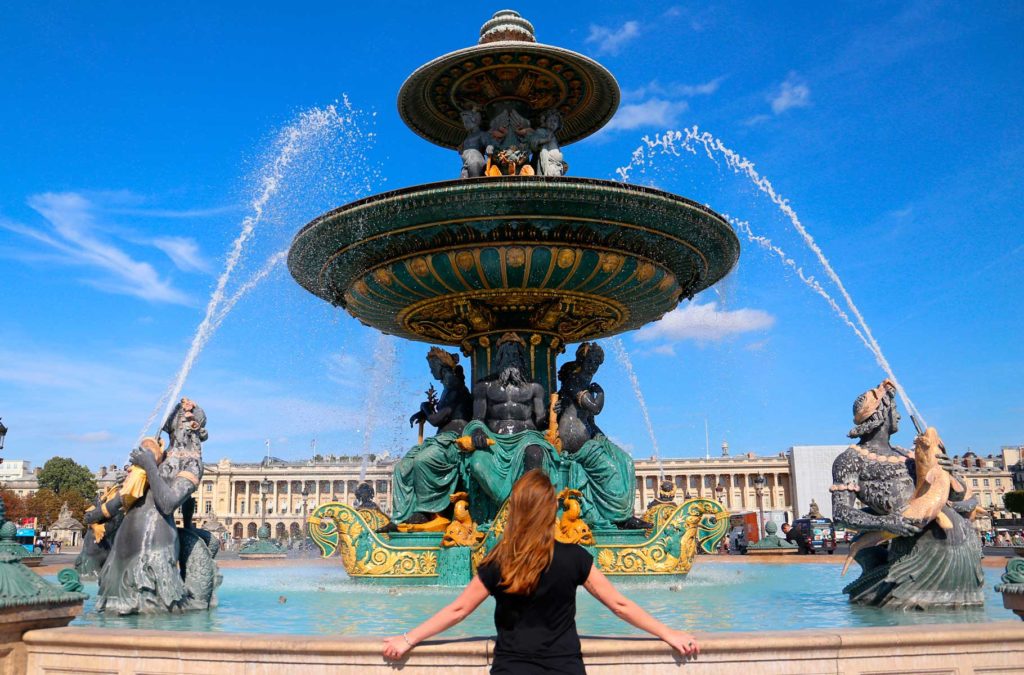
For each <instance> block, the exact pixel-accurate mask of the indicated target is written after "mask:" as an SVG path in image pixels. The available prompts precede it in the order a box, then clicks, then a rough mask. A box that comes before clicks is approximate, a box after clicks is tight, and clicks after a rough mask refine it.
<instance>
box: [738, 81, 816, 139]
mask: <svg viewBox="0 0 1024 675" xmlns="http://www.w3.org/2000/svg"><path fill="white" fill-rule="evenodd" d="M765 101H767V102H768V105H770V106H771V109H772V112H771V114H770V115H769V114H768V113H759V114H757V115H753V116H751V117H748V118H747V119H745V120H743V122H742V123H743V125H744V126H748V127H753V126H757V125H759V124H763V123H765V122H767V121H769V120H771V119H773V118H774V117H778V116H779V115H782V114H784V113H785V112H786V111H788V110H792V109H793V108H806V107H807V106H809V105H811V88H810V86H808V84H807V82H806V81H804V79H803V78H801V77H800V76H799V75H797V74H796V73H794V72H790V73H789V75H787V76H786V79H785V80H783V82H782V83H781V84H779V85H778V86H777V87H775V88H774V89H772V91H771V93H769V94H768V95H767V96H766V97H765Z"/></svg>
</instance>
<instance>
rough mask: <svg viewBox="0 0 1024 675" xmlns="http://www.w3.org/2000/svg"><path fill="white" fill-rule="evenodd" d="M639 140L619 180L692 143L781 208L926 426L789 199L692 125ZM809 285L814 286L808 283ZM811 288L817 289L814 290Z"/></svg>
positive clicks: (747, 163) (920, 426)
mask: <svg viewBox="0 0 1024 675" xmlns="http://www.w3.org/2000/svg"><path fill="white" fill-rule="evenodd" d="M641 140H642V141H643V145H641V146H640V147H638V148H637V149H636V150H634V151H633V154H632V156H631V158H630V161H629V163H628V164H627V165H626V166H623V167H619V168H618V169H616V173H617V174H618V175H619V178H620V179H621V180H623V181H626V180H628V179H629V175H630V173H631V172H632V171H633V170H634V169H639V170H641V171H643V170H644V169H645V168H646V165H647V162H648V161H649V160H651V159H653V158H654V156H655V155H657V154H667V155H675V156H679V155H680V154H681V151H685V152H688V153H690V154H693V155H696V154H697V149H696V145H700V146H701V147H702V148H703V150H704V153H705V154H706V155H707V157H708V159H710V160H711V161H713V162H714V161H716V157H717V156H721V157H722V158H723V159H724V160H725V163H726V165H727V166H728V167H729V168H730V169H732V170H733V172H734V173H738V174H742V175H745V176H746V177H747V178H748V179H749V180H750V181H751V182H752V183H753V184H754V186H755V187H757V189H758V190H760V191H761V192H762V193H763V194H765V195H766V196H767V197H768V198H769V199H770V200H771V201H772V203H774V204H775V205H776V206H777V207H778V208H779V210H780V211H782V213H783V214H784V215H785V216H786V217H787V218H788V219H789V221H790V223H791V224H792V225H793V228H794V229H795V230H796V231H797V233H798V234H799V235H800V237H801V238H802V239H803V241H804V243H805V244H806V245H807V247H808V248H809V249H810V250H811V252H812V253H814V255H815V257H816V258H817V260H818V262H819V263H820V264H821V266H822V268H823V269H824V270H825V274H826V275H827V276H828V278H829V279H830V280H831V281H832V283H834V284H835V286H836V288H837V289H838V290H839V293H840V295H841V296H842V298H843V301H844V302H845V303H846V305H847V307H848V308H849V310H850V313H851V314H852V315H853V317H854V318H855V319H856V321H857V324H858V325H859V326H860V332H859V333H858V337H860V338H861V340H862V341H863V342H864V344H865V346H867V348H868V349H869V351H871V353H872V354H873V355H874V357H875V361H876V362H877V363H878V365H879V366H880V367H881V368H882V370H883V371H885V373H886V375H887V376H888V377H889V379H890V380H892V382H893V384H894V385H895V386H896V391H897V393H899V395H900V399H901V400H902V401H903V405H904V406H905V407H906V408H907V410H908V411H909V412H910V415H911V419H912V420H913V421H914V425H915V426H917V427H918V431H922V430H923V427H925V426H926V424H925V421H924V418H923V417H922V416H921V413H920V411H918V409H917V407H916V406H915V405H914V403H913V402H912V401H911V400H910V397H909V396H907V392H906V390H905V389H904V388H903V386H902V385H901V384H900V382H899V380H898V379H897V378H896V374H895V372H893V369H892V366H891V365H889V361H888V360H887V359H886V358H885V354H883V353H882V348H881V346H880V345H879V344H878V341H877V340H876V339H875V336H874V335H873V334H872V332H871V328H870V327H869V326H868V323H867V321H866V320H865V319H864V316H863V315H862V314H861V312H860V309H858V308H857V305H856V304H855V303H854V302H853V298H852V297H851V296H850V293H849V292H848V291H847V290H846V286H845V285H843V282H842V280H841V279H840V278H839V275H838V274H837V273H836V271H835V269H833V267H832V264H831V263H830V262H829V260H828V258H826V257H825V254H824V252H822V250H821V248H820V247H819V246H818V244H817V242H815V240H814V238H813V237H812V236H811V234H810V232H808V231H807V228H806V227H805V226H804V225H803V223H801V222H800V218H799V217H798V216H797V214H796V211H794V210H793V208H792V207H791V206H790V205H789V201H788V200H787V199H785V198H783V197H782V196H781V195H779V194H778V193H777V192H776V191H775V187H774V186H773V185H772V183H771V181H769V180H768V179H767V178H766V177H764V176H762V175H761V174H760V173H759V172H758V171H757V169H756V168H755V167H754V163H753V162H751V161H750V160H749V159H747V158H746V157H743V156H742V155H740V154H739V153H737V152H735V151H733V150H731V149H730V148H728V147H727V146H726V145H725V144H724V143H722V141H721V140H719V139H718V138H716V137H715V136H713V135H711V134H710V133H708V132H706V131H700V129H698V128H697V127H696V126H693V127H690V128H688V129H684V130H682V131H677V130H669V131H666V132H665V133H664V134H657V135H655V137H654V138H653V139H652V138H650V137H649V136H644V137H643V139H641ZM812 288H814V287H813V286H812ZM814 290H815V291H816V292H817V289H814ZM819 295H820V293H819ZM849 323H852V322H849Z"/></svg>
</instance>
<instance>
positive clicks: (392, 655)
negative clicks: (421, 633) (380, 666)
mask: <svg viewBox="0 0 1024 675" xmlns="http://www.w3.org/2000/svg"><path fill="white" fill-rule="evenodd" d="M410 649H412V645H411V644H410V643H409V642H408V641H407V640H406V639H405V636H404V635H396V636H395V637H391V638H388V639H387V640H384V658H386V659H388V660H389V661H398V660H400V659H401V658H402V657H403V656H405V655H406V654H408V653H409V650H410Z"/></svg>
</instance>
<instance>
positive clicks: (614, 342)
mask: <svg viewBox="0 0 1024 675" xmlns="http://www.w3.org/2000/svg"><path fill="white" fill-rule="evenodd" d="M608 342H609V344H611V347H612V351H614V352H615V358H616V359H618V360H619V363H620V364H622V367H623V368H624V369H625V370H626V375H627V376H628V377H629V382H630V384H632V385H633V394H634V395H635V396H636V401H637V403H638V404H640V414H641V415H642V416H643V418H644V424H645V425H646V426H647V435H648V436H649V437H650V439H651V448H652V449H653V450H654V458H655V459H656V460H657V462H658V479H659V480H661V479H663V478H664V477H665V467H664V466H662V463H661V448H659V447H658V438H657V437H656V436H655V435H654V425H653V424H651V415H650V413H648V411H647V401H646V400H645V399H644V393H643V391H641V389H640V379H639V378H638V377H637V376H636V371H634V370H633V360H632V359H630V358H629V352H628V351H626V344H625V343H624V342H623V341H622V338H619V337H613V338H608Z"/></svg>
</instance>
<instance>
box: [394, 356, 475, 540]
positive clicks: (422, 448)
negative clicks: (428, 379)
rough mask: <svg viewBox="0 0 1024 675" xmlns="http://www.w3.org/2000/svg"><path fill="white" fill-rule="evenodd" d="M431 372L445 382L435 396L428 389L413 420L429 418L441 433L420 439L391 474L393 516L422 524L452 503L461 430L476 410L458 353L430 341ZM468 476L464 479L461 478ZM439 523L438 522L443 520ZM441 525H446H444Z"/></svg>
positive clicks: (460, 470)
mask: <svg viewBox="0 0 1024 675" xmlns="http://www.w3.org/2000/svg"><path fill="white" fill-rule="evenodd" d="M427 363H428V364H429V365H430V374H431V375H433V376H434V379H436V380H437V381H439V382H440V383H441V385H442V387H443V388H442V390H441V396H440V398H438V399H437V400H436V401H435V400H433V397H432V396H430V395H429V394H428V396H427V400H426V401H424V402H423V403H422V404H421V405H420V409H419V410H418V411H417V412H415V413H413V415H412V417H410V418H409V423H410V425H412V424H416V423H420V424H424V423H428V422H429V423H430V425H431V426H433V427H436V428H437V430H438V433H437V435H435V436H433V437H430V438H423V439H421V441H420V443H419V444H418V445H415V446H413V448H412V449H411V450H409V452H407V453H406V455H405V457H403V458H402V459H401V460H399V461H398V463H397V464H396V465H395V470H394V475H393V478H392V485H393V487H392V493H391V494H392V507H391V508H392V513H391V519H392V522H391V524H389V526H386V527H387V528H388V530H396V529H397V525H396V524H397V523H407V524H409V525H421V524H424V523H427V522H430V521H431V520H432V519H434V518H435V516H436V515H437V514H438V513H439V512H441V511H443V510H445V509H446V508H448V506H449V505H450V504H451V501H450V499H449V498H450V496H451V494H452V493H454V492H456V490H457V489H458V487H459V484H460V480H463V479H464V476H463V473H464V471H463V467H462V463H463V462H462V460H463V458H462V455H461V453H460V451H459V449H458V447H457V445H456V439H457V438H458V437H459V436H461V435H462V431H463V429H464V428H465V426H466V423H467V422H468V421H469V420H470V418H471V416H472V412H473V401H472V398H471V396H470V393H469V389H467V388H466V376H465V373H464V372H463V370H462V366H461V365H459V355H458V354H453V353H451V352H446V351H444V350H443V349H439V348H437V347H432V348H431V349H430V351H429V352H428V353H427ZM463 482H464V480H463ZM439 527H441V526H440V524H439ZM441 529H443V527H441Z"/></svg>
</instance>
